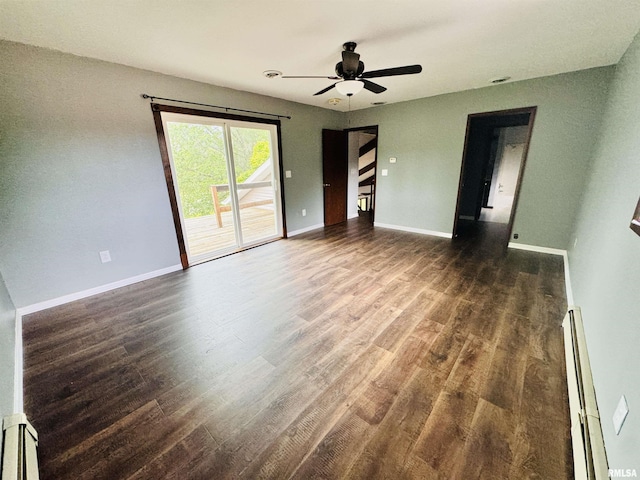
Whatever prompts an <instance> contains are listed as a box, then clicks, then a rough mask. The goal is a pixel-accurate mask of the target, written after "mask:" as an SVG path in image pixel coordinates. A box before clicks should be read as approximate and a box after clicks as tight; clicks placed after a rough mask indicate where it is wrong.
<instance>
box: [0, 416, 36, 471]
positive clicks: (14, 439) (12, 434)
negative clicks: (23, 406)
mask: <svg viewBox="0 0 640 480" xmlns="http://www.w3.org/2000/svg"><path fill="white" fill-rule="evenodd" d="M2 435H3V437H4V442H3V443H2V480H39V478H40V474H39V473H38V457H37V447H38V433H37V432H36V430H35V429H34V428H33V427H32V426H31V424H30V423H29V422H28V421H27V416H26V415H25V414H24V413H16V414H14V415H9V416H8V417H4V420H3V422H2Z"/></svg>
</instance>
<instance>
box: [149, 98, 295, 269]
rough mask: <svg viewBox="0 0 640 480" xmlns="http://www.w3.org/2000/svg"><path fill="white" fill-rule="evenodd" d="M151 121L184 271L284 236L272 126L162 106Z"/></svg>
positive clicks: (274, 124) (275, 135)
mask: <svg viewBox="0 0 640 480" xmlns="http://www.w3.org/2000/svg"><path fill="white" fill-rule="evenodd" d="M159 107H160V106H159ZM154 116H155V117H156V129H157V130H158V139H159V142H160V147H161V153H162V158H163V163H164V167H165V177H166V180H167V187H168V189H169V196H170V201H171V206H172V210H173V213H174V222H175V225H176V232H177V235H178V245H179V248H180V256H181V260H182V265H183V267H184V268H186V267H188V266H191V265H194V264H197V263H201V262H204V261H208V260H211V259H214V258H218V257H220V256H223V255H227V254H229V253H234V252H237V251H240V250H243V249H245V248H249V247H253V246H255V245H259V244H261V243H266V242H268V241H272V240H275V239H278V238H281V237H282V236H283V234H284V221H283V218H284V215H283V211H282V188H281V184H280V171H281V165H280V155H279V147H278V146H279V141H278V123H277V122H269V121H264V120H263V119H248V118H246V117H235V116H234V117H232V116H225V117H220V116H216V115H213V114H212V112H206V111H194V110H190V109H177V108H174V107H166V106H163V107H162V108H159V109H158V111H156V110H154Z"/></svg>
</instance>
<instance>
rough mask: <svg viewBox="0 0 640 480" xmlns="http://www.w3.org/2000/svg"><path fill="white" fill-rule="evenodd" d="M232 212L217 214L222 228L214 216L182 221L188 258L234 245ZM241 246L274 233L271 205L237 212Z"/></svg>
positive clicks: (274, 226) (274, 223) (273, 216)
mask: <svg viewBox="0 0 640 480" xmlns="http://www.w3.org/2000/svg"><path fill="white" fill-rule="evenodd" d="M231 215H232V212H221V216H222V228H220V227H218V223H217V221H216V216H215V215H206V216H204V217H197V218H187V219H185V226H186V232H185V234H186V236H187V242H188V245H189V256H190V257H191V258H193V257H196V256H199V255H203V254H206V253H209V252H214V251H218V250H222V249H225V248H229V247H233V246H234V245H235V244H236V240H235V233H234V229H233V219H232V216H231ZM240 218H241V221H242V227H243V239H244V243H250V242H254V241H257V240H259V239H261V238H266V237H271V236H273V235H275V234H276V221H275V212H274V210H273V205H262V206H257V207H248V208H244V209H242V210H240Z"/></svg>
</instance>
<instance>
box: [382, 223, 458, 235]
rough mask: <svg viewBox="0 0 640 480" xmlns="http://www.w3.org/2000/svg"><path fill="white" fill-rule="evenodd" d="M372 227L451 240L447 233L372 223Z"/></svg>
mask: <svg viewBox="0 0 640 480" xmlns="http://www.w3.org/2000/svg"><path fill="white" fill-rule="evenodd" d="M373 226H374V227H380V228H388V229H390V230H400V231H402V232H410V233H420V234H422V235H431V236H434V237H442V238H452V237H453V235H452V234H451V233H447V232H437V231H434V230H424V229H422V228H413V227H404V226H402V225H391V224H388V223H380V222H374V223H373Z"/></svg>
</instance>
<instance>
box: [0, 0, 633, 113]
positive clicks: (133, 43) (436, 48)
mask: <svg viewBox="0 0 640 480" xmlns="http://www.w3.org/2000/svg"><path fill="white" fill-rule="evenodd" d="M639 29H640V1H639V0H411V1H409V0H393V1H391V0H321V1H311V0H181V1H175V0H0V38H3V39H6V40H11V41H16V42H21V43H26V44H31V45H37V46H41V47H47V48H52V49H55V50H61V51H63V52H69V53H73V54H76V55H81V56H85V57H91V58H97V59H101V60H107V61H110V62H116V63H121V64H124V65H130V66H134V67H139V68H144V69H148V70H153V71H156V72H161V73H166V74H170V75H176V76H179V77H184V78H189V79H193V80H199V81H202V82H207V83H211V84H214V85H221V86H225V87H231V88H235V89H240V90H246V91H249V92H255V93H260V94H264V95H269V96H273V97H278V98H283V99H287V100H293V101H296V102H301V103H306V104H309V105H317V106H320V107H325V108H330V109H336V110H346V109H347V101H346V98H345V97H343V101H342V102H341V103H340V104H338V105H337V106H332V105H330V104H329V103H328V100H329V98H332V97H339V96H340V95H339V94H338V93H337V92H336V91H335V89H334V90H332V91H331V92H328V93H326V94H324V95H321V96H317V97H314V96H313V93H315V92H316V91H318V90H321V89H322V88H324V87H325V86H328V85H330V84H331V82H332V81H331V80H324V79H281V78H275V79H267V78H265V77H264V76H263V75H262V72H263V71H264V70H268V69H275V70H280V71H282V72H283V73H284V74H285V75H333V74H334V71H333V69H334V66H335V64H336V63H337V62H338V61H339V60H340V52H341V51H342V44H343V43H344V42H346V41H355V42H357V43H358V47H357V49H356V52H358V53H360V55H361V58H360V59H361V60H362V61H363V62H364V64H365V71H366V70H377V69H380V68H387V67H396V66H402V65H407V64H415V63H419V64H422V66H423V72H422V73H421V74H418V75H409V76H403V77H392V78H379V79H374V81H376V82H377V83H379V84H381V85H384V86H386V87H387V88H388V90H387V91H386V92H384V93H382V94H379V95H376V94H373V93H371V92H368V91H363V92H362V93H359V94H357V95H356V96H354V97H353V98H352V101H351V108H352V109H359V108H366V107H369V106H371V103H372V102H376V101H383V102H387V103H393V102H400V101H404V100H412V99H416V98H421V97H428V96H432V95H439V94H443V93H449V92H456V91H461V90H468V89H472V88H480V87H484V86H487V85H489V84H490V83H489V81H490V80H491V79H494V78H496V77H501V76H506V75H508V76H510V77H511V78H512V80H511V81H517V80H523V79H527V78H535V77H541V76H545V75H552V74H556V73H561V72H568V71H573V70H580V69H585V68H590V67H596V66H602V65H610V64H613V63H617V62H618V60H619V59H620V57H621V55H622V54H623V53H624V51H625V50H626V48H627V47H628V46H629V44H630V43H631V41H632V40H633V37H634V36H635V34H636V33H637V32H638V30H639ZM148 93H151V94H156V95H158V93H156V92H148ZM185 100H195V101H201V100H202V99H185Z"/></svg>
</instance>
